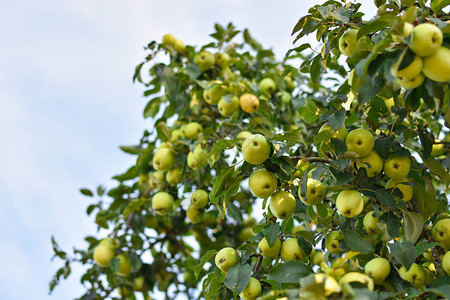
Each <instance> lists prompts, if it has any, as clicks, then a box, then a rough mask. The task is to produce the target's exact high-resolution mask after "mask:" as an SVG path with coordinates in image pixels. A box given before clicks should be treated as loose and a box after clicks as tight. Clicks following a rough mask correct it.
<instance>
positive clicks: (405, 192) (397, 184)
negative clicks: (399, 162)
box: [386, 179, 413, 202]
mask: <svg viewBox="0 0 450 300" xmlns="http://www.w3.org/2000/svg"><path fill="white" fill-rule="evenodd" d="M407 182H408V181H407V180H405V179H400V180H394V179H389V180H388V182H387V183H386V188H387V189H390V188H394V189H399V190H400V192H402V197H401V198H399V200H400V199H401V200H403V201H404V202H408V201H409V200H411V199H412V196H413V187H412V185H409V184H406V183H407Z"/></svg>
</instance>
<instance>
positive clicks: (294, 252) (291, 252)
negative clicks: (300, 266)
mask: <svg viewBox="0 0 450 300" xmlns="http://www.w3.org/2000/svg"><path fill="white" fill-rule="evenodd" d="M281 258H282V259H283V260H284V261H290V260H305V258H306V257H305V253H304V252H303V250H302V249H301V248H300V246H299V244H298V239H297V238H290V239H287V240H285V241H284V242H283V244H282V245H281Z"/></svg>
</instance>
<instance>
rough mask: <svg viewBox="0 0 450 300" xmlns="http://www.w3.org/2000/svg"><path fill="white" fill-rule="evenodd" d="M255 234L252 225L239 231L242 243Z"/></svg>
mask: <svg viewBox="0 0 450 300" xmlns="http://www.w3.org/2000/svg"><path fill="white" fill-rule="evenodd" d="M254 235H255V233H254V232H253V228H252V227H244V228H242V229H241V231H240V232H239V236H238V238H239V240H240V241H241V242H242V243H244V242H245V241H247V240H248V239H249V238H251V237H252V236H254Z"/></svg>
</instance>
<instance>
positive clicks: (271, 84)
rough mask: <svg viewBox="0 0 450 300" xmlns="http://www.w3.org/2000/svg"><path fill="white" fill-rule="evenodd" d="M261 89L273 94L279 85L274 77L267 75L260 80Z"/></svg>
mask: <svg viewBox="0 0 450 300" xmlns="http://www.w3.org/2000/svg"><path fill="white" fill-rule="evenodd" d="M258 86H259V90H260V91H262V92H264V93H269V94H273V93H274V92H275V91H276V90H277V85H276V84H275V81H273V79H272V78H269V77H266V78H264V79H263V80H261V81H260V82H259V85H258Z"/></svg>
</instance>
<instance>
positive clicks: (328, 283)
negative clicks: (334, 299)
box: [305, 273, 341, 299]
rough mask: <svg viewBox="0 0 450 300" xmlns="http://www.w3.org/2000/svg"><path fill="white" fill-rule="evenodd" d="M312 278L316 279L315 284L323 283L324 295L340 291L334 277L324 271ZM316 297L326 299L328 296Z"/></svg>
mask: <svg viewBox="0 0 450 300" xmlns="http://www.w3.org/2000/svg"><path fill="white" fill-rule="evenodd" d="M314 279H315V281H316V284H320V285H323V288H324V292H325V296H330V295H331V294H334V293H339V292H340V291H341V286H340V285H339V283H338V282H337V281H336V279H334V278H333V277H331V276H329V275H327V274H324V273H318V274H315V275H314ZM305 299H312V298H309V297H306V298H305ZM317 299H328V298H327V297H321V298H317Z"/></svg>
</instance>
